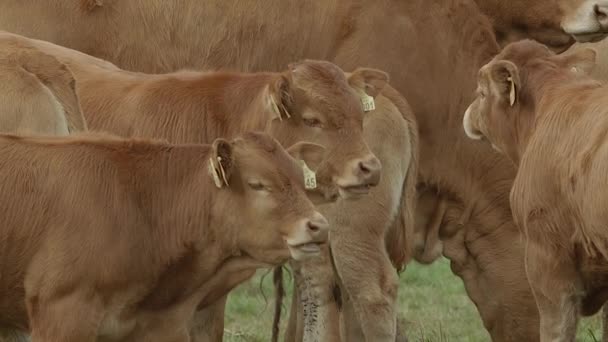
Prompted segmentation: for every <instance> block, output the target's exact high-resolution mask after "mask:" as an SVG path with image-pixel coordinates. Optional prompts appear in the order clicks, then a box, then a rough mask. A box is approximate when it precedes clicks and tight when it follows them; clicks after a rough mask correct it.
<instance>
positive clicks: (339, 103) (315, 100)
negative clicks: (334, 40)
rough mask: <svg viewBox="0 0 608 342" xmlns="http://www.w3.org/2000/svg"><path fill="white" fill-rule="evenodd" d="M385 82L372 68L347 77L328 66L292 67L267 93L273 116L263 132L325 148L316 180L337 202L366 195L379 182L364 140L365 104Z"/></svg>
mask: <svg viewBox="0 0 608 342" xmlns="http://www.w3.org/2000/svg"><path fill="white" fill-rule="evenodd" d="M387 82H388V75H387V74H386V73H384V72H382V71H379V70H374V69H359V70H356V71H355V72H353V73H352V75H350V76H349V77H348V78H347V77H346V75H345V74H344V72H343V71H342V70H341V69H340V68H339V67H338V66H336V65H334V64H332V63H329V62H323V61H304V62H300V63H295V64H291V65H290V66H289V70H288V71H286V72H284V73H283V74H281V76H280V77H279V78H278V79H277V80H276V81H275V82H274V83H273V84H272V86H270V87H269V89H268V90H269V91H268V94H267V95H268V104H269V110H271V111H273V112H274V113H275V117H274V118H273V119H272V120H271V122H269V125H268V132H270V134H271V135H272V136H274V137H275V138H277V139H278V140H279V141H280V142H281V143H282V144H283V145H284V146H289V145H291V144H293V143H295V142H297V141H311V142H315V143H319V144H321V145H323V146H325V147H326V148H327V149H328V153H327V158H326V159H325V161H324V162H323V163H322V165H321V166H320V170H319V177H321V178H324V179H325V178H327V179H331V180H332V181H333V183H334V184H336V185H337V186H338V189H339V193H340V194H341V195H342V197H346V198H349V197H353V196H357V195H361V194H366V193H368V192H369V189H370V187H373V186H376V185H378V183H379V182H380V172H381V168H382V166H381V164H380V161H379V160H378V158H377V157H376V156H375V155H374V154H373V153H372V152H371V151H370V149H369V148H368V146H367V144H366V143H365V141H364V140H363V115H365V111H364V105H369V104H370V103H372V102H373V98H374V97H375V96H376V95H378V93H379V92H380V91H381V90H382V88H383V87H384V86H385V85H386V84H387ZM367 108H368V109H370V108H369V107H367Z"/></svg>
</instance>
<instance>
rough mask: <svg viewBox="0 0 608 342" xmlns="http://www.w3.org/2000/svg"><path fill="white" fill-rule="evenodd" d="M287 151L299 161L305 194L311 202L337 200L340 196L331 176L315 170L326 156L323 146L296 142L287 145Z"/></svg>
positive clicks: (318, 202)
mask: <svg viewBox="0 0 608 342" xmlns="http://www.w3.org/2000/svg"><path fill="white" fill-rule="evenodd" d="M287 152H288V153H289V154H290V155H291V156H292V157H293V158H295V159H296V160H298V161H299V162H300V163H301V166H302V171H303V175H304V187H305V188H306V195H307V196H308V199H310V201H311V202H312V203H313V204H315V205H320V204H327V203H333V202H335V201H337V199H338V198H339V197H340V196H339V192H338V188H337V187H336V186H335V184H333V182H332V179H331V177H330V176H329V175H328V174H325V175H324V174H321V173H318V172H317V171H318V170H319V168H320V167H321V164H322V163H323V161H324V160H325V158H326V157H327V150H326V149H325V147H323V146H321V145H317V144H313V143H308V142H298V143H295V144H293V145H292V146H291V147H289V148H288V149H287Z"/></svg>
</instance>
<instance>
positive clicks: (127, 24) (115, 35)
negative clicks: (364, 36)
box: [0, 0, 605, 72]
mask: <svg viewBox="0 0 608 342" xmlns="http://www.w3.org/2000/svg"><path fill="white" fill-rule="evenodd" d="M476 2H477V3H478V4H479V5H480V7H481V8H482V10H483V11H484V12H485V13H486V15H488V16H489V17H490V18H491V19H492V23H493V24H494V27H495V30H496V32H497V33H498V34H499V38H500V39H501V41H504V42H508V41H511V40H513V39H517V38H521V37H533V38H535V39H538V40H540V41H541V42H543V43H546V44H552V45H554V46H556V47H558V48H561V49H563V48H564V47H567V46H569V45H571V44H572V39H571V38H569V36H568V35H566V34H565V33H564V32H562V31H561V23H562V22H564V21H566V20H568V19H570V18H571V17H575V14H576V13H577V10H579V8H580V7H585V8H584V10H585V11H587V12H589V13H588V17H585V18H584V19H585V20H589V21H593V20H597V19H596V18H595V16H593V13H594V12H593V8H592V7H589V6H584V5H585V1H584V0H556V1H544V0H511V1H501V0H476ZM375 7H379V8H378V9H371V8H369V6H366V5H365V4H364V3H362V2H361V1H359V0H331V1H324V2H319V3H317V2H311V3H302V2H300V1H293V0H292V1H282V0H268V1H264V2H256V3H248V4H247V5H246V6H245V5H237V4H236V3H233V2H230V1H216V2H204V3H201V2H196V1H190V2H185V3H179V4H178V3H174V2H167V1H164V0H153V1H152V2H150V1H149V0H146V1H144V0H136V1H127V2H124V1H115V0H109V1H101V0H70V1H59V0H51V1H46V2H36V3H35V4H34V3H31V2H20V1H14V0H12V1H7V2H5V3H4V4H2V5H1V6H0V23H2V24H1V25H0V29H2V30H7V31H11V32H15V33H19V34H23V35H26V36H30V37H33V38H38V39H43V40H47V41H51V42H53V43H56V44H60V45H63V46H67V47H70V48H74V49H77V50H79V51H83V52H85V53H88V54H91V55H94V56H97V57H100V58H103V59H107V60H110V61H112V62H114V63H116V64H117V65H118V66H120V67H122V68H125V69H128V70H136V71H145V72H166V71H175V70H177V69H180V68H186V67H187V68H199V69H200V68H205V67H208V66H209V65H218V66H220V65H223V66H227V67H237V68H238V69H239V70H247V71H257V70H265V69H267V65H268V64H271V65H276V66H283V65H285V64H286V63H289V62H291V61H292V60H295V59H299V58H301V57H303V56H306V57H309V58H316V59H326V58H329V57H330V56H331V55H332V53H334V52H335V51H336V48H337V47H338V46H339V45H337V44H336V41H337V42H338V44H339V43H341V42H342V41H343V40H345V39H348V38H350V36H351V35H352V32H353V30H356V29H358V26H359V25H360V23H361V22H362V21H363V22H370V23H371V21H369V19H371V18H373V15H372V16H370V13H373V12H375V11H378V10H379V11H392V12H394V11H400V10H401V9H402V8H403V5H402V4H399V3H391V2H383V3H381V4H378V5H377V6H375ZM587 7H589V8H587ZM302 13H310V15H302ZM585 13H586V12H585ZM24 18H27V19H24ZM235 18H239V19H238V20H240V21H239V25H235ZM385 18H386V17H385ZM572 20H574V18H573V19H572ZM378 23H382V22H378ZM375 25H379V24H375ZM373 26H374V25H372V27H370V28H369V29H370V30H374V29H376V28H375V27H373ZM379 26H381V25H379ZM302 28H306V29H305V31H307V32H309V33H310V36H302V34H303V33H302V32H303V30H302ZM602 29H605V28H603V27H598V28H597V30H602ZM588 33H593V32H588ZM150 37H154V39H153V40H152V39H150ZM294 37H299V38H300V39H295V38H294ZM265 40H267V41H273V42H279V43H278V44H276V45H274V46H265V48H264V49H260V46H259V44H260V42H261V41H265ZM286 45H289V46H286Z"/></svg>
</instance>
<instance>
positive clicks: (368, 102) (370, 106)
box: [361, 93, 376, 113]
mask: <svg viewBox="0 0 608 342" xmlns="http://www.w3.org/2000/svg"><path fill="white" fill-rule="evenodd" d="M361 104H362V105H363V111H364V112H366V113H367V112H371V111H372V110H374V109H376V102H375V101H374V98H373V97H371V96H369V95H367V94H366V93H362V94H361Z"/></svg>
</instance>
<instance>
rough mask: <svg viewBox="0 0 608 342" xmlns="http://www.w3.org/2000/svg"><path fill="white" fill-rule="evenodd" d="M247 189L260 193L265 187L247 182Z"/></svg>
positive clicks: (257, 183) (258, 183)
mask: <svg viewBox="0 0 608 342" xmlns="http://www.w3.org/2000/svg"><path fill="white" fill-rule="evenodd" d="M248 184H249V187H250V188H251V189H253V190H255V191H262V190H266V187H265V186H264V184H262V183H260V182H256V181H254V182H249V183H248Z"/></svg>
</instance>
